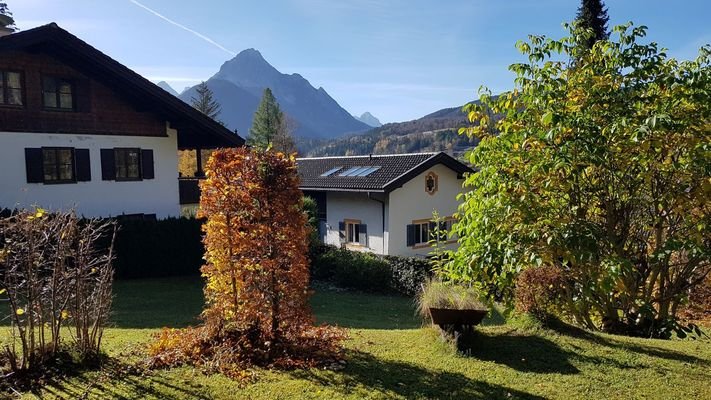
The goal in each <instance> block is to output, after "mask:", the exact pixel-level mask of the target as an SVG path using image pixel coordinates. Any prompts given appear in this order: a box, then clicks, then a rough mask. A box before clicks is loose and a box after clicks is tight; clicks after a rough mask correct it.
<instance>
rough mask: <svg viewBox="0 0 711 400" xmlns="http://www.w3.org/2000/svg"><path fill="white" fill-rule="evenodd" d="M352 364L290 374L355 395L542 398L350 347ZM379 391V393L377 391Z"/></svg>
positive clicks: (297, 371) (349, 357) (408, 397)
mask: <svg viewBox="0 0 711 400" xmlns="http://www.w3.org/2000/svg"><path fill="white" fill-rule="evenodd" d="M346 358H347V359H348V365H347V367H346V368H345V369H344V370H343V371H339V372H337V373H327V374H324V373H315V372H314V371H311V370H295V371H291V372H290V373H291V374H292V375H293V376H294V377H296V378H301V379H308V380H311V381H313V382H316V383H318V384H320V385H324V386H328V387H329V388H332V389H334V390H338V391H340V392H342V393H343V394H351V393H352V392H353V391H354V389H355V386H356V385H362V386H364V387H365V388H366V389H367V390H368V391H369V392H371V394H375V393H380V394H382V395H383V397H391V396H393V395H399V396H402V397H405V398H407V399H413V398H425V399H542V398H543V397H539V396H536V395H533V394H530V393H526V392H521V391H518V390H514V389H510V388H507V387H505V386H500V385H496V384H491V383H487V382H482V381H478V380H474V379H470V378H468V377H466V376H464V375H462V374H459V373H453V372H446V371H437V370H430V369H424V368H421V367H419V366H415V365H412V364H408V363H403V362H399V361H392V360H383V359H379V358H376V357H374V356H372V355H371V354H368V353H363V352H359V351H355V350H349V351H348V352H347V354H346ZM373 392H375V393H373Z"/></svg>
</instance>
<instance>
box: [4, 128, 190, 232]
mask: <svg viewBox="0 0 711 400" xmlns="http://www.w3.org/2000/svg"><path fill="white" fill-rule="evenodd" d="M164 126H165V123H164ZM163 129H164V130H163V132H164V133H165V134H166V136H165V137H147V136H133V137H131V136H118V135H106V134H102V135H84V134H76V135H75V134H61V133H60V134H53V133H27V132H4V131H2V127H0V208H2V207H7V208H14V207H29V206H32V205H37V206H40V207H42V208H46V209H67V208H71V207H73V206H75V208H76V209H77V212H78V213H79V214H81V215H84V216H87V217H97V216H116V215H121V214H136V213H145V214H156V215H157V217H158V218H165V217H170V216H179V215H180V205H179V204H178V203H179V201H178V179H177V175H178V172H177V171H178V159H177V150H178V144H177V132H176V131H175V130H173V129H170V128H165V127H164V128H163ZM53 146H57V147H75V148H82V149H89V151H90V160H91V161H90V163H91V181H89V182H77V183H69V184H42V183H27V175H26V172H25V151H24V149H25V148H37V147H53ZM114 147H140V148H142V149H152V150H153V157H154V172H155V179H148V180H143V181H133V182H117V181H103V180H102V179H101V156H100V149H102V148H114Z"/></svg>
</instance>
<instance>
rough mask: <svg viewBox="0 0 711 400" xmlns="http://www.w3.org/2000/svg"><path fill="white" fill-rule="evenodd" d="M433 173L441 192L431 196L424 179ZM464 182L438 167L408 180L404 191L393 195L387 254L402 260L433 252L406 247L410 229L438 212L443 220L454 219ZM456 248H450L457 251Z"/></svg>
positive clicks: (440, 165)
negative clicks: (409, 227) (416, 222)
mask: <svg viewBox="0 0 711 400" xmlns="http://www.w3.org/2000/svg"><path fill="white" fill-rule="evenodd" d="M430 171H432V172H434V173H435V174H437V176H438V177H439V183H438V190H437V192H436V193H435V194H433V195H430V194H428V193H427V192H426V191H425V176H427V174H428V173H429V172H430ZM462 183H463V180H462V179H457V173H456V172H455V171H452V170H451V169H449V168H448V167H446V166H444V165H442V164H438V165H435V166H434V167H432V168H430V169H428V170H427V171H424V172H423V173H421V174H419V175H418V176H416V177H415V178H413V179H411V180H409V181H408V182H407V183H405V184H404V185H403V186H402V187H400V188H398V189H395V190H394V191H392V192H390V196H389V201H390V204H391V205H392V206H391V207H390V209H389V215H388V226H389V229H388V234H389V238H388V254H390V255H399V256H424V255H427V254H428V253H429V252H430V250H431V248H430V247H427V246H426V247H420V248H413V247H408V246H407V225H408V224H411V223H412V221H415V220H426V219H431V218H432V212H433V211H434V210H436V211H437V212H438V213H439V215H440V217H447V216H452V215H453V214H454V213H455V212H456V211H457V206H458V205H459V202H458V201H457V200H456V196H457V194H458V193H460V192H461V191H462ZM455 245H456V244H449V245H448V247H449V248H454V246H455Z"/></svg>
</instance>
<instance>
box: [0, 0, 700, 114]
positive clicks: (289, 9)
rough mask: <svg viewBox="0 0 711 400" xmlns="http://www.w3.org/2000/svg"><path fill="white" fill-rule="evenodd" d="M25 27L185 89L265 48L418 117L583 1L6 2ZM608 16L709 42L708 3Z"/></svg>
mask: <svg viewBox="0 0 711 400" xmlns="http://www.w3.org/2000/svg"><path fill="white" fill-rule="evenodd" d="M4 1H6V2H7V4H8V6H9V8H10V10H11V11H12V12H13V13H14V16H15V20H16V22H17V26H18V28H20V29H21V30H27V29H29V28H32V27H35V26H38V25H43V24H46V23H49V22H56V23H58V24H59V25H60V26H61V27H63V28H64V29H67V30H68V31H70V32H72V33H73V34H75V35H77V36H79V37H80V38H82V39H83V40H85V41H87V42H88V43H89V44H91V45H93V46H94V47H96V48H98V49H99V50H101V51H103V52H104V53H106V54H108V55H110V56H111V57H113V58H114V59H116V60H118V61H119V62H121V63H123V64H125V65H126V66H128V67H129V68H131V69H133V70H134V71H136V72H138V73H140V74H141V75H143V76H145V77H146V78H148V79H150V80H151V81H154V82H159V81H161V80H165V81H167V82H168V83H169V84H170V85H171V86H173V87H174V88H175V89H176V90H178V91H179V92H180V91H182V89H183V88H185V87H186V86H192V85H194V84H196V83H198V82H200V81H202V80H207V79H208V78H210V77H211V76H212V75H213V74H215V73H216V72H217V71H218V70H219V68H220V66H221V65H222V63H224V62H225V61H227V60H229V59H231V58H232V57H234V55H235V54H236V53H238V52H240V51H241V50H244V49H247V48H255V49H258V50H259V51H260V52H261V53H262V55H263V56H264V58H265V59H266V60H267V61H268V62H269V63H270V64H272V65H273V66H274V67H276V68H277V69H278V70H280V71H281V72H283V73H299V74H301V75H302V76H304V77H305V78H306V79H307V80H309V82H310V83H311V84H312V85H313V86H314V87H316V88H318V87H323V88H324V89H325V90H326V91H327V92H328V93H329V94H330V95H331V97H333V98H334V99H336V101H338V102H339V104H341V106H343V107H344V108H345V109H346V110H347V111H349V112H350V113H352V114H355V115H360V114H361V113H363V112H365V111H369V112H371V113H372V114H373V115H375V116H376V117H378V118H380V120H381V121H382V122H397V121H406V120H411V119H416V118H419V117H421V116H423V115H426V114H429V113H431V112H434V111H437V110H439V109H442V108H446V107H454V106H460V105H462V104H465V103H467V102H468V101H472V100H475V99H476V98H478V95H477V92H478V89H479V88H480V87H481V86H482V85H484V86H486V87H488V88H490V89H491V90H492V91H493V92H495V93H496V92H501V91H504V90H507V89H509V88H511V87H512V85H513V78H514V76H513V74H512V73H511V72H510V71H508V69H507V68H508V66H509V65H510V64H511V63H514V62H520V61H523V59H522V58H521V56H520V54H519V53H518V52H517V50H516V49H515V47H514V44H515V43H516V41H517V40H520V39H525V38H526V37H527V35H529V34H543V35H549V36H552V37H556V38H560V37H562V36H563V35H564V34H565V31H564V30H563V28H562V27H561V24H562V23H563V22H565V21H570V20H572V19H573V18H574V17H575V13H576V10H577V7H578V4H579V1H577V0H535V1H533V0H259V1H255V0H202V1H185V0H4ZM606 4H607V6H608V13H609V15H610V25H611V26H612V25H617V24H621V23H624V22H627V21H634V23H635V24H637V25H647V26H648V27H649V32H648V33H649V34H648V40H650V41H656V42H658V43H659V44H660V45H661V46H663V47H666V48H668V49H669V54H670V55H671V56H673V57H677V58H681V59H689V58H693V57H695V56H696V54H697V52H698V48H699V47H700V46H702V45H704V44H707V43H711V22H710V21H711V1H709V0H676V1H664V0H607V1H606Z"/></svg>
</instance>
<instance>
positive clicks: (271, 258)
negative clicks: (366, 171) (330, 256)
mask: <svg viewBox="0 0 711 400" xmlns="http://www.w3.org/2000/svg"><path fill="white" fill-rule="evenodd" d="M206 174H207V179H206V180H205V181H204V182H202V184H201V192H202V195H201V199H200V209H199V212H198V216H199V217H205V218H206V219H207V221H206V223H205V224H204V226H203V231H204V232H205V238H204V244H205V250H206V253H205V261H206V263H205V265H204V266H203V267H202V275H203V277H204V278H205V280H206V284H205V289H204V293H205V299H206V305H205V309H204V311H203V313H202V319H203V320H204V324H202V325H200V326H198V327H193V328H187V329H180V330H175V329H171V330H164V331H163V332H161V333H160V334H159V335H158V337H157V339H156V340H155V341H154V342H153V343H152V344H151V346H150V355H151V358H150V360H149V364H150V365H151V366H153V367H165V366H173V365H181V364H190V365H195V366H198V367H201V368H203V370H204V371H206V372H222V373H224V374H226V375H228V376H231V377H234V378H242V377H244V376H245V375H249V372H248V370H249V368H251V367H266V368H302V367H303V368H306V367H314V366H324V365H326V366H328V365H335V364H337V363H335V362H336V361H339V360H340V358H341V342H342V340H343V339H344V338H345V333H344V331H342V330H340V329H337V328H334V327H328V326H321V327H316V326H314V317H313V314H312V312H311V309H310V307H309V289H308V284H309V265H308V259H307V253H308V236H309V227H308V221H307V217H306V215H305V213H304V212H303V204H302V202H303V195H302V193H301V191H300V190H299V186H298V176H297V173H296V164H295V159H294V157H289V156H285V155H283V154H281V153H276V152H273V151H270V150H266V151H263V150H250V149H245V148H239V149H224V150H218V151H215V152H214V153H213V155H212V157H211V158H210V160H209V161H208V163H207V168H206Z"/></svg>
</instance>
